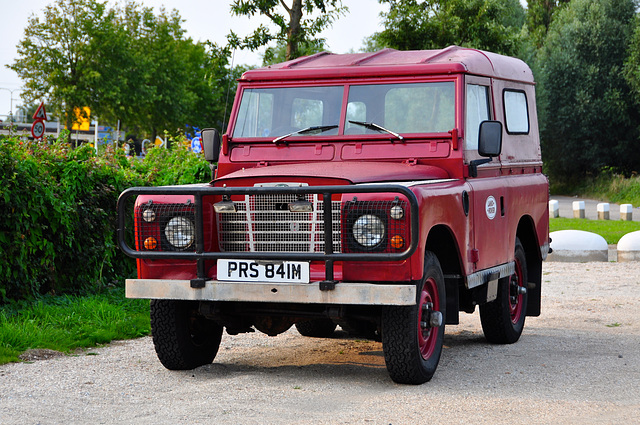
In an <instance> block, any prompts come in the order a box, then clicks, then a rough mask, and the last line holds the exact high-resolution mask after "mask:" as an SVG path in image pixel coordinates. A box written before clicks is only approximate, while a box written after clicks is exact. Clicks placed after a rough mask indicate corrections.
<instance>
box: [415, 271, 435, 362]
mask: <svg viewBox="0 0 640 425" xmlns="http://www.w3.org/2000/svg"><path fill="white" fill-rule="evenodd" d="M425 306H426V308H425ZM431 311H440V299H439V298H438V287H437V285H436V281H435V280H434V279H433V278H429V279H427V281H426V282H425V283H424V285H423V286H422V292H421V293H420V303H419V305H418V344H419V346H420V354H421V355H422V358H423V359H425V360H427V359H428V358H429V357H431V355H432V354H433V352H434V350H435V347H436V341H437V340H438V330H439V329H440V328H439V327H431V325H430V324H429V319H430V317H429V316H430V312H431ZM425 312H427V314H424V313H425ZM423 316H424V317H423ZM423 324H426V326H423Z"/></svg>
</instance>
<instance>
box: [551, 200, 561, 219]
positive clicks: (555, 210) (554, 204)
mask: <svg viewBox="0 0 640 425" xmlns="http://www.w3.org/2000/svg"><path fill="white" fill-rule="evenodd" d="M549 217H551V218H558V217H560V202H558V201H556V200H555V199H552V200H550V201H549Z"/></svg>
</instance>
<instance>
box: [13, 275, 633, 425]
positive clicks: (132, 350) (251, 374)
mask: <svg viewBox="0 0 640 425" xmlns="http://www.w3.org/2000/svg"><path fill="white" fill-rule="evenodd" d="M543 280H544V287H543V294H544V301H543V315H542V316H541V317H539V318H527V323H526V326H525V331H524V334H523V336H522V338H521V339H520V341H519V342H518V343H517V344H513V345H509V346H496V345H489V344H487V343H485V341H484V339H483V336H482V330H481V328H480V323H479V322H480V321H479V319H478V315H477V314H474V315H466V314H463V315H462V317H461V319H462V323H461V324H460V325H458V326H449V327H448V328H447V333H446V338H445V345H446V347H445V350H444V353H443V355H442V359H441V361H440V366H439V368H438V371H437V372H436V375H435V377H434V378H433V380H432V381H431V382H429V383H427V384H424V385H421V386H403V385H397V384H395V383H393V382H392V381H391V380H390V379H389V377H388V375H387V373H386V369H385V367H384V358H383V355H382V347H381V345H380V344H379V343H377V342H370V341H363V340H355V339H349V338H346V336H345V334H343V333H340V332H338V337H336V338H332V339H313V338H304V337H302V336H300V335H299V334H298V333H297V332H296V331H295V330H289V331H288V332H286V333H285V334H282V335H280V336H278V337H274V338H271V337H268V336H266V335H262V334H250V335H240V336H235V337H231V336H228V335H225V336H224V337H223V341H222V346H221V349H220V352H219V354H218V357H217V358H216V360H215V363H213V364H211V365H208V366H203V367H201V368H198V369H196V370H193V371H187V372H171V371H168V370H166V369H164V368H163V367H162V366H161V365H160V363H159V362H158V361H157V359H156V356H155V352H154V350H153V344H152V342H151V339H150V338H142V339H138V340H134V341H127V342H116V343H113V344H111V345H109V346H107V347H101V348H97V349H93V350H89V351H87V352H83V353H81V354H79V355H77V356H54V355H51V353H48V354H49V355H48V356H46V357H47V358H48V359H46V360H35V361H31V362H25V363H19V364H10V365H5V366H0V423H1V424H85V423H87V424H88V423H91V424H96V423H107V424H112V423H130V424H134V423H135V424H176V423H188V424H192V423H206V424H210V423H215V424H308V423H318V424H414V423H432V422H436V423H448V424H462V423H464V424H469V423H471V424H507V423H508V424H558V423H562V424H565V423H568V424H578V423H579V424H585V423H594V424H614V423H615V424H618V423H637V421H638V418H640V391H639V389H640V353H639V349H640V321H639V320H638V319H639V318H640V312H639V310H638V307H639V306H640V263H585V264H569V263H547V264H545V266H544V277H543Z"/></svg>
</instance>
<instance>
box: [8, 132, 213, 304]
mask: <svg viewBox="0 0 640 425" xmlns="http://www.w3.org/2000/svg"><path fill="white" fill-rule="evenodd" d="M172 146H173V147H172V148H171V149H162V148H156V149H151V151H150V152H149V154H148V155H147V156H146V158H145V159H144V160H140V159H134V158H129V157H126V156H125V155H124V151H123V150H121V149H120V150H114V149H113V147H112V146H109V147H107V149H106V151H105V152H104V154H100V155H98V156H96V154H95V151H94V150H93V148H91V147H89V146H87V145H84V146H81V147H79V148H76V149H72V148H71V147H70V146H69V144H68V143H66V141H64V140H54V141H53V142H51V143H47V142H34V141H27V140H22V139H21V138H19V137H4V138H3V137H2V136H0V303H4V302H7V301H9V300H17V299H32V298H35V297H37V296H39V295H42V294H61V293H73V294H83V293H95V292H98V291H100V290H101V288H104V287H105V286H121V285H122V282H123V279H124V278H125V277H128V276H131V275H133V274H134V273H135V261H133V260H131V259H129V258H128V257H125V256H124V254H122V253H121V251H120V250H119V249H118V247H117V240H116V218H117V217H116V203H117V199H118V196H119V194H120V193H121V192H122V191H123V190H124V189H126V188H128V187H132V186H154V185H163V184H186V183H196V182H206V181H208V180H209V177H210V171H209V165H208V164H207V163H206V161H204V159H203V158H201V157H200V156H197V155H195V154H194V153H192V152H190V151H189V150H188V149H187V148H185V147H184V144H182V143H173V144H172Z"/></svg>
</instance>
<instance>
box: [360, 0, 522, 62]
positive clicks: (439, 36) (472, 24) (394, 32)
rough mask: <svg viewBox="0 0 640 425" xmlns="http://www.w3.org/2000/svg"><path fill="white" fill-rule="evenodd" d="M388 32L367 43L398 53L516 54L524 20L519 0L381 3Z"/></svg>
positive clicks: (398, 0)
mask: <svg viewBox="0 0 640 425" xmlns="http://www.w3.org/2000/svg"><path fill="white" fill-rule="evenodd" d="M380 2H381V3H388V4H389V11H388V12H387V13H383V14H382V15H383V20H384V27H385V29H384V30H383V31H381V32H379V33H376V34H374V36H373V37H372V39H370V40H369V41H368V43H369V44H370V45H375V46H378V47H392V48H395V49H399V50H421V49H441V48H444V47H447V46H449V45H452V44H456V45H459V46H465V47H472V48H477V49H483V50H490V51H493V52H497V53H504V54H510V55H514V54H515V53H516V52H517V51H518V46H519V33H520V30H521V27H522V25H523V23H524V20H525V14H524V9H523V8H522V6H521V5H520V3H519V2H518V0H426V1H420V0H380Z"/></svg>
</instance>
